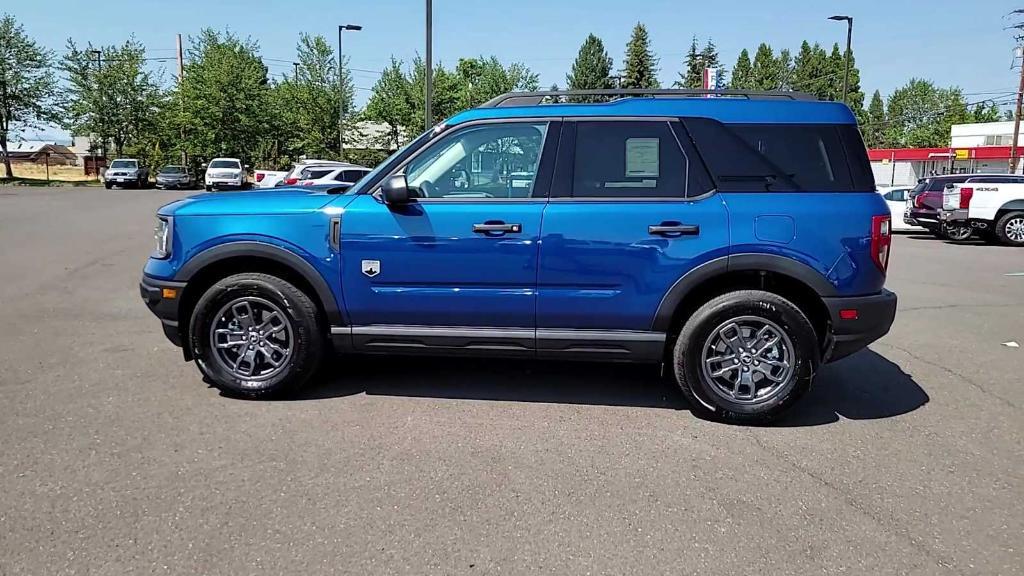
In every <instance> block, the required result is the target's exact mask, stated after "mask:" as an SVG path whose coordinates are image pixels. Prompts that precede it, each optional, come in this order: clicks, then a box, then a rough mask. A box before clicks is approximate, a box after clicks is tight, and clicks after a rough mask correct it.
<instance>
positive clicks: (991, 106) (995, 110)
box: [971, 102, 1013, 123]
mask: <svg viewBox="0 0 1024 576" xmlns="http://www.w3.org/2000/svg"><path fill="white" fill-rule="evenodd" d="M1002 116H1003V113H1002V111H1001V110H999V105H998V104H996V103H995V102H989V103H988V104H986V103H985V102H980V103H979V104H978V105H977V106H975V107H974V108H973V109H971V122H979V123H980V122H999V120H1000V119H1001V118H1002ZM1010 120H1013V116H1012V115H1011V116H1010Z"/></svg>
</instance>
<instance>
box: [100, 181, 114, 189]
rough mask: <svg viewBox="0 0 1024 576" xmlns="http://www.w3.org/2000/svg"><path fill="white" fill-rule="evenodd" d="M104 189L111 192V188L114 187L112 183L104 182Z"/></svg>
mask: <svg viewBox="0 0 1024 576" xmlns="http://www.w3.org/2000/svg"><path fill="white" fill-rule="evenodd" d="M103 187H104V188H106V189H107V190H110V189H111V188H113V187H114V185H113V184H111V183H110V182H104V183H103Z"/></svg>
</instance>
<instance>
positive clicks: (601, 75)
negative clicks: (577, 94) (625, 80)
mask: <svg viewBox="0 0 1024 576" xmlns="http://www.w3.org/2000/svg"><path fill="white" fill-rule="evenodd" d="M611 73H612V59H611V56H608V52H607V51H605V49H604V43H603V42H601V39H600V38H598V37H597V36H594V35H593V34H590V35H588V36H587V39H586V40H584V41H583V45H582V46H580V51H579V54H578V55H577V56H576V61H575V62H573V64H572V70H571V71H570V72H569V74H566V76H565V83H566V86H567V87H568V89H569V90H600V89H607V88H614V87H615V85H614V82H613V81H612V79H611ZM575 100H577V101H579V102H596V101H599V100H601V98H598V97H593V96H587V97H582V98H576V99H575Z"/></svg>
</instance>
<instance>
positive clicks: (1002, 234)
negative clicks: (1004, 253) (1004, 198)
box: [995, 212, 1024, 246]
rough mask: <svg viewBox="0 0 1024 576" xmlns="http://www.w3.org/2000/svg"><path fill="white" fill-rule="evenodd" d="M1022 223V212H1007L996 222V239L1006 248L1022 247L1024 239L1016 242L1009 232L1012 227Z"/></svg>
mask: <svg viewBox="0 0 1024 576" xmlns="http://www.w3.org/2000/svg"><path fill="white" fill-rule="evenodd" d="M1019 222H1024V212H1007V213H1006V214H1003V216H1002V218H1000V219H999V220H998V221H997V222H996V229H995V233H996V238H998V239H999V241H1000V242H1002V243H1003V244H1006V245H1007V246H1024V239H1020V240H1016V239H1014V238H1013V237H1012V236H1013V234H1012V233H1011V232H1010V231H1009V228H1010V227H1011V226H1012V225H1016V224H1017V223H1019Z"/></svg>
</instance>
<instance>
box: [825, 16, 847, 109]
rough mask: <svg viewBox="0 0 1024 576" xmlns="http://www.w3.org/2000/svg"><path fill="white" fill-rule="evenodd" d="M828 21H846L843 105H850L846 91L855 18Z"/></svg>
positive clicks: (839, 18) (845, 17) (837, 18)
mask: <svg viewBox="0 0 1024 576" xmlns="http://www.w3.org/2000/svg"><path fill="white" fill-rule="evenodd" d="M828 19H829V20H835V21H836V22H842V21H843V20H846V72H844V73H843V104H847V105H849V103H848V102H847V101H846V91H847V89H848V88H849V86H850V42H851V41H852V40H853V16H829V17H828Z"/></svg>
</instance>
